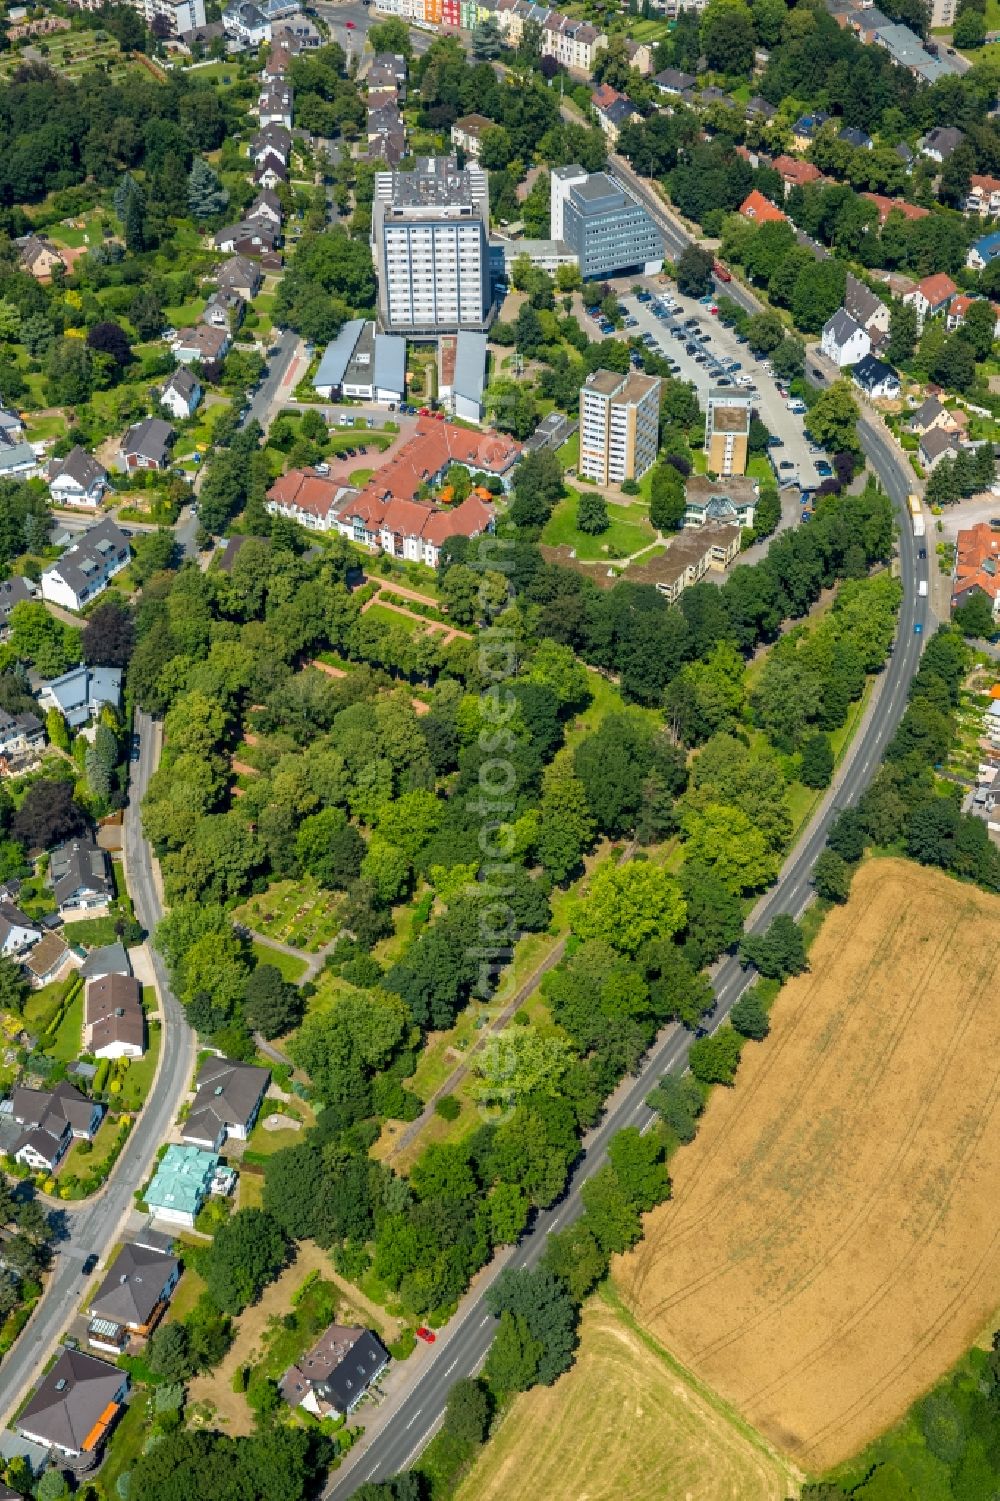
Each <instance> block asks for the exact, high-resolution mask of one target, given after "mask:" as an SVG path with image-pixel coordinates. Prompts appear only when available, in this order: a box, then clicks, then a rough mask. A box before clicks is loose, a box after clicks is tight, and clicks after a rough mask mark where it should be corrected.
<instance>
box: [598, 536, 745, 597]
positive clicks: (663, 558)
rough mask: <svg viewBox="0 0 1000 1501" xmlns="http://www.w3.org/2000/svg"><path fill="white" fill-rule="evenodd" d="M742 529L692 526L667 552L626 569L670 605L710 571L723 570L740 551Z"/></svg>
mask: <svg viewBox="0 0 1000 1501" xmlns="http://www.w3.org/2000/svg"><path fill="white" fill-rule="evenodd" d="M741 537H742V531H741V528H740V527H739V526H737V525H735V524H732V523H731V524H729V525H718V524H716V523H711V524H709V525H706V526H700V527H693V528H691V529H690V530H685V531H682V532H679V533H678V534H677V535H676V536H674V537H671V539H670V541H669V543H668V545H667V550H666V552H664V553H662V554H661V555H660V556H659V557H655V558H650V559H647V560H646V561H644V562H640V563H636V564H634V565H632V566H630V567H629V568H627V569H626V570H625V575H624V576H625V578H626V579H627V580H628V581H629V583H633V584H651V585H652V586H653V588H654V589H655V590H656V591H657V593H659V594H662V595H663V597H664V599H666V600H668V601H669V602H670V604H676V603H677V601H678V600H679V599H680V597H681V595H682V594H683V592H684V590H685V589H689V588H691V586H692V585H693V584H698V583H700V582H701V581H702V579H704V578H706V577H707V576H708V575H709V574H710V573H724V572H725V571H726V569H727V568H728V567H729V565H730V563H733V562H735V560H736V559H737V558H738V557H739V554H740V539H741Z"/></svg>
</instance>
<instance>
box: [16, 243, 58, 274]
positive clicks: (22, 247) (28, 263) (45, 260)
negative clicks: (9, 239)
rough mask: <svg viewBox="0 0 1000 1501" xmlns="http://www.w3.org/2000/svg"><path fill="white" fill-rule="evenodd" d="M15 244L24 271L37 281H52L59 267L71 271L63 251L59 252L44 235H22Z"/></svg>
mask: <svg viewBox="0 0 1000 1501" xmlns="http://www.w3.org/2000/svg"><path fill="white" fill-rule="evenodd" d="M14 243H15V245H16V246H17V248H18V251H19V252H20V254H19V260H20V262H21V267H22V269H23V270H25V271H27V273H28V275H29V276H33V277H34V278H35V280H36V281H41V282H48V281H51V280H52V273H53V271H55V269H56V267H57V266H61V267H62V269H63V270H64V271H67V270H69V261H68V260H67V259H66V257H65V256H64V255H63V253H62V251H61V250H57V249H56V247H55V246H54V245H53V243H52V241H51V240H47V239H45V237H44V236H43V235H22V236H21V238H20V239H18V240H15V241H14Z"/></svg>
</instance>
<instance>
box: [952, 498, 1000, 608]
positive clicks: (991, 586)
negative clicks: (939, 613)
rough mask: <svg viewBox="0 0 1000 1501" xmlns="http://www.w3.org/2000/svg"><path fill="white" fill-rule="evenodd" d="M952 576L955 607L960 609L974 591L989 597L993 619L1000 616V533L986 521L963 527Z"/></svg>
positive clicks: (959, 536) (953, 604)
mask: <svg viewBox="0 0 1000 1501" xmlns="http://www.w3.org/2000/svg"><path fill="white" fill-rule="evenodd" d="M956 542H957V546H956V549H955V562H954V566H953V568H952V575H951V607H952V609H953V610H954V609H957V607H958V606H959V605H963V604H965V603H966V602H967V600H969V599H971V598H972V596H973V595H974V594H977V593H978V594H982V595H984V596H985V597H986V599H988V600H989V602H990V606H991V608H992V610H993V618H994V620H996V619H997V618H998V617H1000V532H997V531H994V529H993V527H991V526H990V525H989V523H988V522H986V521H980V522H979V523H978V524H977V525H976V526H970V527H965V528H963V530H962V531H960V532H959V534H958V537H957V539H956Z"/></svg>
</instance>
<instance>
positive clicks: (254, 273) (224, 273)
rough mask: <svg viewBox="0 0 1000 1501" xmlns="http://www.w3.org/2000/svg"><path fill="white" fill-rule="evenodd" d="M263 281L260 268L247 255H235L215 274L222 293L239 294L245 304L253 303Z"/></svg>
mask: <svg viewBox="0 0 1000 1501" xmlns="http://www.w3.org/2000/svg"><path fill="white" fill-rule="evenodd" d="M262 280H263V275H262V273H261V269H260V267H259V266H258V265H257V263H256V262H255V261H252V260H251V259H250V258H249V256H246V255H234V256H233V258H232V260H229V261H226V262H225V264H224V265H222V266H220V268H219V270H218V271H216V272H215V284H216V286H217V287H218V288H219V290H220V291H227V292H238V293H239V294H240V296H241V297H242V298H243V300H244V301H245V302H252V301H253V299H254V298H255V297H256V296H257V293H258V292H259V291H260V284H261V281H262Z"/></svg>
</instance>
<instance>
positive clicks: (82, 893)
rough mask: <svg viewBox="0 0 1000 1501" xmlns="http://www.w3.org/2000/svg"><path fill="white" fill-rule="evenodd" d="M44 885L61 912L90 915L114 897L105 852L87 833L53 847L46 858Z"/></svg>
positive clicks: (109, 864) (112, 881) (113, 885)
mask: <svg viewBox="0 0 1000 1501" xmlns="http://www.w3.org/2000/svg"><path fill="white" fill-rule="evenodd" d="M48 882H49V885H50V886H51V887H52V893H53V895H54V896H55V899H56V902H57V903H58V906H59V910H60V912H63V913H77V912H93V911H94V910H95V908H98V907H106V906H107V905H108V903H109V902H110V901H111V900H112V898H113V897H114V894H115V883H114V880H113V879H112V876H111V862H110V861H109V859H108V855H107V851H106V850H102V849H101V847H100V845H99V844H97V842H96V841H95V839H94V837H93V835H91V834H81V835H80V836H79V837H78V838H76V839H68V840H67V841H66V843H65V844H60V845H57V847H56V848H55V849H54V850H53V851H52V854H51V856H50V857H49V874H48Z"/></svg>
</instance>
